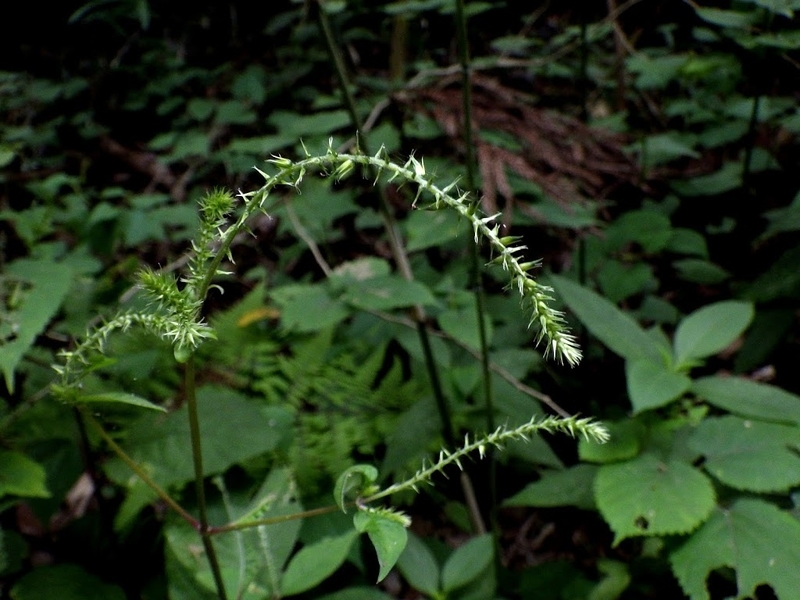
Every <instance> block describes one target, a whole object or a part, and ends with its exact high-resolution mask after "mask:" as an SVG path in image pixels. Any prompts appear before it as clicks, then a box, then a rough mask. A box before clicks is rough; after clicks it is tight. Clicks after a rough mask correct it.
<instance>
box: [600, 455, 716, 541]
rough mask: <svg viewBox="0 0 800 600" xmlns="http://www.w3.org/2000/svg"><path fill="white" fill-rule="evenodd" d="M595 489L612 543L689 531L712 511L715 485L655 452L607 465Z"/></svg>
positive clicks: (681, 464)
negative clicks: (611, 536) (631, 538)
mask: <svg viewBox="0 0 800 600" xmlns="http://www.w3.org/2000/svg"><path fill="white" fill-rule="evenodd" d="M594 489H595V500H596V502H597V508H598V509H599V510H600V513H601V514H602V515H603V518H604V519H605V520H606V521H607V522H608V524H609V526H610V527H611V529H612V531H613V532H614V545H617V544H619V543H620V542H621V541H622V540H624V539H626V538H629V537H636V536H663V535H679V534H684V533H689V532H690V531H692V530H693V529H695V528H697V527H698V526H699V525H700V524H701V523H702V522H703V521H705V520H706V518H707V517H708V515H709V514H710V513H711V510H712V509H713V508H714V499H715V495H714V486H713V485H712V484H711V481H709V479H708V478H707V477H706V476H705V475H703V473H701V472H700V471H698V470H697V469H695V468H694V467H691V466H689V465H687V464H685V463H682V462H677V461H668V462H663V461H661V460H660V459H659V458H658V457H657V456H655V455H653V454H642V455H641V456H639V457H638V458H635V459H633V460H630V461H627V462H624V463H617V464H611V465H603V466H602V467H600V470H599V471H598V473H597V477H596V478H595V483H594Z"/></svg>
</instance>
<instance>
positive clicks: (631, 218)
mask: <svg viewBox="0 0 800 600" xmlns="http://www.w3.org/2000/svg"><path fill="white" fill-rule="evenodd" d="M671 237H672V225H671V223H670V221H669V217H667V216H666V215H664V214H662V213H660V212H656V211H654V210H648V209H642V210H633V211H630V212H626V213H624V214H623V215H621V216H620V217H619V218H618V219H617V220H616V221H614V222H613V223H612V224H611V225H609V226H608V229H607V230H606V241H605V244H606V247H607V248H609V249H610V250H620V249H622V248H623V247H624V246H625V245H626V244H629V243H630V242H637V243H638V244H639V245H641V247H642V249H643V250H645V251H646V252H658V251H659V250H662V249H663V248H664V247H665V246H666V245H667V243H668V242H669V240H670V238H671Z"/></svg>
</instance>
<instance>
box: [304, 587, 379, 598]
mask: <svg viewBox="0 0 800 600" xmlns="http://www.w3.org/2000/svg"><path fill="white" fill-rule="evenodd" d="M317 600H392V597H391V596H388V595H386V594H384V593H383V592H382V591H380V590H377V589H375V588H374V587H349V588H346V589H344V590H339V591H338V592H333V593H332V594H325V595H324V596H318V597H317Z"/></svg>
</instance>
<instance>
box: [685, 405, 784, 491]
mask: <svg viewBox="0 0 800 600" xmlns="http://www.w3.org/2000/svg"><path fill="white" fill-rule="evenodd" d="M688 443H689V446H690V447H691V448H693V449H695V450H697V451H698V452H700V453H702V454H703V455H704V456H705V459H706V460H705V463H704V465H703V467H704V468H705V470H706V471H708V472H709V473H711V474H712V475H713V476H714V477H716V478H717V479H719V480H720V481H721V482H722V483H724V484H726V485H729V486H731V487H733V488H736V489H739V490H747V491H751V492H782V491H786V490H789V489H790V488H792V487H794V486H796V485H798V484H800V456H798V455H797V453H796V452H795V451H794V450H793V449H792V448H791V447H790V446H793V447H794V448H797V447H800V427H797V426H795V425H779V424H776V423H764V422H761V421H751V420H746V419H740V418H739V417H734V416H732V415H727V416H724V417H712V418H708V419H705V420H703V422H702V423H700V425H698V426H697V428H696V429H695V431H694V432H692V435H691V436H690V437H689V440H688Z"/></svg>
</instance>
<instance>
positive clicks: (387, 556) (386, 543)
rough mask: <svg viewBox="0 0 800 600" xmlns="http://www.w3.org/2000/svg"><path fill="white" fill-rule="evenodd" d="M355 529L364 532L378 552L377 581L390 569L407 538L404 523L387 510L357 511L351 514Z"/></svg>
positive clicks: (381, 579)
mask: <svg viewBox="0 0 800 600" xmlns="http://www.w3.org/2000/svg"><path fill="white" fill-rule="evenodd" d="M353 525H354V526H355V528H356V531H359V532H360V533H366V534H367V535H368V536H369V539H370V541H371V542H372V545H373V547H374V548H375V552H376V553H377V554H378V565H379V568H380V570H379V572H378V583H380V582H381V581H383V579H384V578H385V577H386V576H387V575H388V574H389V571H391V570H392V567H394V565H395V563H396V562H397V559H398V558H400V555H401V554H402V553H403V549H404V548H405V547H406V541H407V540H408V532H407V531H406V526H405V524H404V523H403V522H402V521H401V520H400V519H399V518H398V517H397V515H394V514H392V513H391V512H387V511H379V510H369V511H359V512H357V513H356V514H355V515H353Z"/></svg>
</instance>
